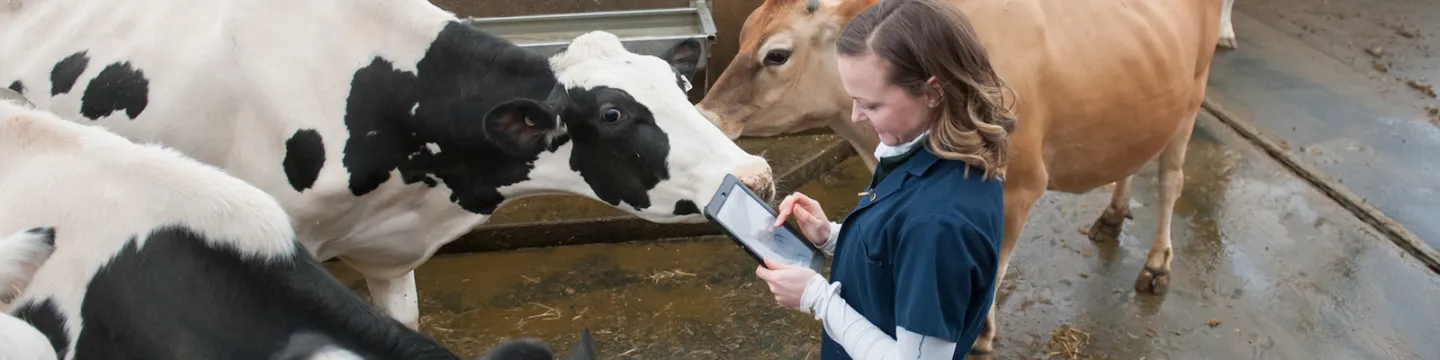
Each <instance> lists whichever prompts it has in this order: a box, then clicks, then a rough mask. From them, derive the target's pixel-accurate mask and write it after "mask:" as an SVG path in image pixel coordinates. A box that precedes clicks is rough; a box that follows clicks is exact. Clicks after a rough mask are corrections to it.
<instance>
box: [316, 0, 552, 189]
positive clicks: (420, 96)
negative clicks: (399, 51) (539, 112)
mask: <svg viewBox="0 0 1440 360" xmlns="http://www.w3.org/2000/svg"><path fill="white" fill-rule="evenodd" d="M416 68H417V70H418V73H412V72H408V71H402V70H397V69H395V66H394V65H393V64H392V63H391V62H390V61H388V60H386V59H383V58H379V57H376V58H375V59H374V60H373V61H371V63H370V65H368V66H366V67H364V68H361V69H360V70H358V71H356V72H355V75H354V77H353V79H352V80H351V87H350V95H349V97H348V98H347V104H346V112H345V125H346V127H347V128H348V130H349V133H350V137H349V139H347V140H346V142H345V150H344V153H345V155H344V157H343V158H342V161H341V163H342V164H344V166H345V168H346V169H347V170H348V171H349V172H350V192H351V193H352V194H355V195H356V196H359V195H365V194H367V193H369V192H371V191H373V190H375V189H376V188H378V187H379V186H380V184H382V183H384V182H385V181H387V180H389V179H390V172H391V171H394V170H396V169H398V170H399V171H400V175H401V179H402V180H403V181H404V182H405V183H407V184H413V183H416V182H421V181H424V182H425V183H426V184H428V185H430V186H435V185H436V181H435V180H434V179H435V178H439V179H440V180H442V181H444V182H445V184H446V185H447V187H449V188H450V189H451V191H452V194H451V201H454V202H455V203H457V204H459V205H460V206H461V207H462V208H464V209H465V210H468V211H470V212H474V213H479V214H491V213H493V212H494V211H495V208H496V207H498V206H499V204H500V203H501V202H502V201H504V200H505V198H504V196H502V195H500V193H499V191H498V190H497V189H498V188H499V187H501V186H505V185H510V184H514V183H518V182H521V181H525V180H527V179H529V176H528V174H529V172H530V169H531V168H533V164H532V163H533V162H534V161H535V159H536V158H537V157H538V156H539V151H541V150H544V149H550V150H551V151H553V149H555V148H558V144H559V143H561V142H563V141H564V139H563V138H559V139H555V140H554V141H551V142H550V143H548V144H546V146H543V147H541V148H537V149H535V150H536V151H529V152H521V153H517V152H516V151H514V149H513V148H506V147H501V146H500V145H499V144H500V143H503V141H499V140H496V139H493V138H487V135H486V128H485V124H483V121H482V120H483V119H484V117H485V115H486V114H487V113H488V112H489V111H491V110H492V109H495V108H497V107H498V106H499V105H501V104H504V103H505V102H507V101H510V100H512V99H516V98H523V99H531V100H533V101H536V102H542V101H545V100H546V99H547V98H549V97H550V95H551V93H552V91H553V90H554V88H555V86H556V83H557V80H556V79H555V76H554V75H553V74H552V73H551V71H550V67H549V62H548V60H547V59H546V58H545V57H544V56H542V55H540V54H537V53H534V52H532V51H529V50H526V49H523V48H520V47H517V46H515V45H513V44H510V43H509V42H506V41H505V40H504V39H503V38H500V37H497V36H494V35H490V34H487V33H484V32H481V31H479V30H476V29H475V28H473V27H471V26H469V25H465V24H462V23H459V22H452V23H450V24H449V25H447V26H446V27H445V29H444V30H442V31H441V32H440V34H439V35H438V37H437V38H436V39H435V41H434V42H432V43H431V44H430V47H429V48H428V50H427V51H426V53H425V56H424V57H423V58H422V59H421V60H420V62H419V63H417V64H416ZM417 106H418V107H417ZM412 109H414V113H413V115H412V112H411V110H412ZM536 120H540V121H541V122H544V120H548V119H536ZM549 122H551V123H553V120H550V121H549ZM505 135H506V134H491V136H500V137H503V136H505ZM427 143H434V144H435V145H436V146H437V147H438V148H439V149H440V151H439V152H438V153H436V152H432V151H431V150H430V149H429V148H427V147H426V146H425V144H427Z"/></svg>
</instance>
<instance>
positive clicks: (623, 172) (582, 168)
mask: <svg viewBox="0 0 1440 360" xmlns="http://www.w3.org/2000/svg"><path fill="white" fill-rule="evenodd" d="M569 93H570V98H571V102H570V103H569V104H567V105H568V106H567V107H566V108H565V119H566V121H567V124H568V125H569V127H570V134H571V136H573V137H574V138H575V150H574V151H573V152H571V155H570V168H571V169H574V170H575V171H577V172H579V173H580V176H581V177H583V178H584V179H585V182H586V183H587V184H590V188H591V189H592V190H594V191H595V195H596V197H599V198H600V200H602V201H604V202H606V203H609V204H610V205H613V206H619V205H620V202H621V201H624V202H625V203H626V204H629V205H630V206H631V207H633V208H635V210H643V209H645V208H648V207H650V196H649V191H650V189H653V188H655V184H657V183H659V182H660V180H665V179H668V178H670V172H669V169H668V168H667V167H666V163H665V157H666V156H668V155H669V154H670V140H669V137H668V136H666V135H665V131H663V130H660V126H659V125H656V124H655V116H654V115H653V114H651V113H650V109H649V108H647V107H645V105H642V104H640V102H638V101H636V100H635V98H633V97H631V96H630V94H629V93H627V92H625V91H624V90H620V89H615V88H610V87H605V86H597V87H595V88H593V89H589V90H584V89H575V88H572V89H570V92H569ZM611 110H618V111H619V114H620V116H619V117H618V118H615V119H610V118H607V113H609V112H610V111H611ZM571 119H575V120H574V121H572V120H571ZM581 119H583V120H581ZM611 120H614V121H611Z"/></svg>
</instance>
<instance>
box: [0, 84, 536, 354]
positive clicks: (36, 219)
mask: <svg viewBox="0 0 1440 360" xmlns="http://www.w3.org/2000/svg"><path fill="white" fill-rule="evenodd" d="M0 184H4V186H0V199H5V201H0V233H8V232H15V231H19V230H22V229H33V228H35V227H37V226H45V227H53V229H55V230H54V231H50V232H46V231H31V232H27V233H24V234H22V235H24V236H22V237H21V238H20V239H19V240H15V239H16V238H15V237H12V238H11V239H7V240H5V243H3V244H0V251H3V252H0V281H4V282H5V283H6V284H21V286H19V287H18V288H22V289H23V291H21V292H20V294H19V296H18V297H16V298H15V301H14V302H13V304H14V307H13V308H11V309H9V312H10V314H11V315H13V316H15V317H17V318H19V319H22V320H24V321H25V322H26V323H28V324H29V325H30V326H32V327H33V328H32V329H38V330H39V332H40V333H41V334H43V336H42V337H43V340H45V341H41V342H39V343H40V344H48V345H50V347H51V348H53V350H54V352H55V353H56V354H58V357H59V358H60V359H67V360H69V359H92V358H125V359H272V358H277V357H281V356H280V355H285V357H293V358H312V357H319V356H320V355H330V356H333V358H366V359H374V358H385V359H455V358H457V357H456V356H455V355H454V354H452V353H450V352H449V351H448V350H446V349H445V348H443V347H441V346H440V345H439V344H438V343H437V342H435V341H434V340H433V339H431V338H429V337H427V336H425V335H423V334H421V333H419V332H417V331H415V330H412V329H410V328H408V327H406V326H405V325H404V324H401V323H400V322H398V321H396V320H394V319H391V318H389V317H387V316H385V315H384V314H382V313H380V312H379V311H378V310H376V309H374V308H372V307H370V306H369V305H368V304H366V303H365V302H364V301H363V300H362V299H360V297H359V296H357V295H356V294H354V293H353V292H351V291H350V290H349V289H348V288H346V287H345V286H343V285H342V284H340V283H339V281H337V280H336V279H335V278H334V277H332V276H331V275H330V273H328V272H327V271H326V270H325V269H324V268H323V267H322V266H321V264H320V262H319V261H317V260H316V259H315V258H314V257H313V256H311V255H310V253H309V252H307V251H305V249H304V248H303V247H302V246H301V245H300V243H298V242H296V241H295V231H294V230H293V229H292V227H291V225H290V219H289V217H288V216H287V215H286V214H285V212H284V210H283V209H282V208H281V206H280V204H279V202H277V201H276V200H275V199H274V198H273V197H271V196H269V195H268V194H266V193H265V192H263V191H261V190H260V189H258V188H256V187H255V186H252V185H250V184H248V183H246V182H244V181H241V180H240V179H237V178H235V177H232V176H230V175H228V174H226V173H225V172H223V171H222V170H220V169H218V168H216V167H213V166H210V165H206V164H203V163H200V162H197V161H195V160H192V159H190V158H187V157H185V156H184V155H182V154H181V153H179V152H177V151H174V150H172V149H168V148H165V147H162V146H159V145H139V144H136V143H133V142H131V141H129V140H127V139H125V138H123V137H120V136H118V135H115V134H113V133H110V132H108V131H106V130H104V129H103V128H100V127H97V126H86V125H81V124H76V123H73V122H68V121H64V120H62V119H61V118H59V117H58V116H56V115H54V114H51V113H48V112H44V111H39V110H34V109H28V108H26V107H24V106H21V105H19V104H17V103H15V102H9V101H0ZM47 240H48V241H47ZM52 243H53V248H54V251H53V252H52V253H50V254H49V257H48V260H47V259H43V258H44V257H43V256H42V255H43V253H44V252H46V251H47V249H46V248H47V247H49V246H50V244H52ZM17 249H18V250H17ZM16 259H19V260H16ZM42 261H43V262H42ZM37 265H38V266H37ZM10 274H17V275H10ZM32 274H33V275H32ZM26 278H29V279H28V280H29V281H25V280H27V279H26ZM27 283H28V284H27ZM13 324H14V322H13V321H11V322H7V323H5V325H4V326H7V327H13ZM4 334H10V333H9V332H8V331H7V332H6V333H4ZM6 336H14V335H6ZM7 339H9V337H7ZM315 339H320V340H319V342H318V343H317V342H316V341H315ZM10 349H11V348H8V347H7V348H5V351H7V352H8V351H11V350H10ZM514 358H516V357H508V358H506V359H514Z"/></svg>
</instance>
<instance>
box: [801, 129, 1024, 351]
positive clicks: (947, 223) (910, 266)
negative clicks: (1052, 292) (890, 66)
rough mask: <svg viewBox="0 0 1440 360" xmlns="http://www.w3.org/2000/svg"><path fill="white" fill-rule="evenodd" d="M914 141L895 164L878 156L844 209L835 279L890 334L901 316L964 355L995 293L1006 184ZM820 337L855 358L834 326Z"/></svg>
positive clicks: (854, 304)
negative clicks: (852, 203)
mask: <svg viewBox="0 0 1440 360" xmlns="http://www.w3.org/2000/svg"><path fill="white" fill-rule="evenodd" d="M915 150H917V151H911V152H907V154H906V155H910V154H912V153H913V156H908V158H906V156H897V157H896V158H899V160H902V161H903V162H900V163H898V164H892V163H886V162H884V161H883V160H882V163H881V166H883V167H884V168H881V169H877V171H876V176H875V177H874V178H873V179H872V181H871V184H870V185H869V186H868V187H867V188H866V189H865V192H864V195H861V196H860V202H859V204H858V205H857V206H856V207H855V210H853V211H851V212H850V214H849V215H847V216H846V217H845V219H844V221H843V222H842V227H841V228H840V234H839V237H838V240H837V243H836V247H835V254H834V256H833V258H832V260H831V267H830V269H831V270H830V273H831V276H830V281H832V282H836V281H838V282H840V284H841V288H840V296H841V297H842V298H844V299H845V302H846V303H848V304H849V305H850V306H851V307H853V308H855V310H856V311H857V312H859V313H860V314H861V315H863V316H864V317H865V318H866V319H868V320H870V322H871V323H873V324H875V326H878V327H879V328H880V330H882V331H884V332H885V333H886V334H889V335H890V336H891V337H892V338H893V337H895V327H896V325H899V326H901V327H904V328H905V329H906V330H909V331H911V332H915V333H918V334H920V335H926V336H934V337H938V338H942V339H946V340H950V341H954V342H955V343H956V344H957V345H956V349H955V351H956V353H955V359H963V358H965V354H966V352H967V351H968V350H969V349H970V345H971V344H973V343H974V342H975V339H976V338H977V337H979V335H980V329H981V327H982V326H983V325H984V322H985V315H986V314H987V312H988V311H989V310H990V305H991V304H992V303H993V302H994V296H995V272H996V271H997V270H998V267H999V265H1000V263H999V258H1000V242H1001V234H1002V232H1003V230H1004V219H1005V215H1004V196H1003V192H1002V190H1003V185H1002V184H1001V182H1000V181H996V180H983V179H982V175H983V174H984V171H983V170H982V169H980V168H977V167H971V166H969V165H968V164H966V163H964V162H961V161H958V160H945V159H941V158H939V157H937V156H936V155H935V154H934V153H931V152H930V151H929V149H926V148H925V146H924V144H923V143H922V144H919V145H916V149H915ZM892 166H893V170H891V169H890V168H891V167H892ZM886 174H888V175H886ZM821 336H822V339H821V340H822V343H821V351H822V352H821V359H824V360H837V359H850V356H848V355H846V353H845V349H843V348H841V347H840V345H839V344H838V343H836V342H835V341H834V340H833V339H831V338H830V336H829V334H822V335H821Z"/></svg>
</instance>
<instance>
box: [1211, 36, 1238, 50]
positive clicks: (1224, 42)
mask: <svg viewBox="0 0 1440 360" xmlns="http://www.w3.org/2000/svg"><path fill="white" fill-rule="evenodd" d="M1215 46H1216V47H1218V48H1221V49H1225V50H1235V49H1236V48H1237V47H1238V46H1239V44H1237V42H1236V41H1235V38H1233V37H1230V38H1225V37H1221V38H1220V41H1219V42H1217V43H1215Z"/></svg>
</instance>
